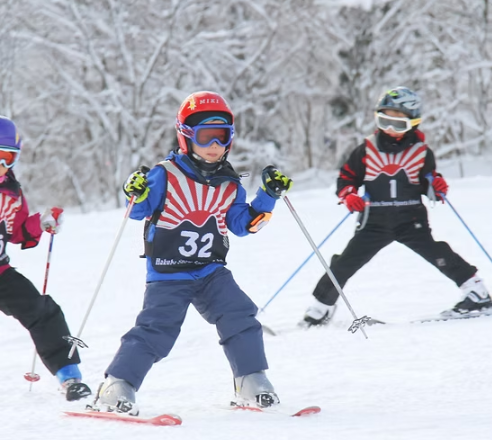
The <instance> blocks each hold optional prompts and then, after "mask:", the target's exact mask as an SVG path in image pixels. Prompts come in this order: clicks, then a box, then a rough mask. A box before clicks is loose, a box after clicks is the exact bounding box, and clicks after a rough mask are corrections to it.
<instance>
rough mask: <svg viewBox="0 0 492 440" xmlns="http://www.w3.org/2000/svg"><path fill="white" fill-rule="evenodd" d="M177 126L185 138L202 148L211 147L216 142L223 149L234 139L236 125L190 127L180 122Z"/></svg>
mask: <svg viewBox="0 0 492 440" xmlns="http://www.w3.org/2000/svg"><path fill="white" fill-rule="evenodd" d="M177 125H178V130H179V132H180V133H181V134H182V135H183V136H185V137H187V138H188V139H190V140H191V141H192V142H193V143H194V144H195V145H198V146H199V147H202V148H206V147H210V145H212V144H213V143H214V142H217V143H218V144H219V145H220V146H221V147H227V146H228V145H229V144H230V143H231V142H232V139H233V138H234V125H229V124H200V125H195V126H194V127H190V126H188V125H185V124H181V123H180V122H178V123H177Z"/></svg>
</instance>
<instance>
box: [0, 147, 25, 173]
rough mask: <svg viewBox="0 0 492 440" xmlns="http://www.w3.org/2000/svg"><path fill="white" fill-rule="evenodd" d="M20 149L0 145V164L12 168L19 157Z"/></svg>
mask: <svg viewBox="0 0 492 440" xmlns="http://www.w3.org/2000/svg"><path fill="white" fill-rule="evenodd" d="M19 155H20V150H18V149H17V148H12V147H6V146H3V145H0V165H3V166H4V167H5V168H12V167H13V166H14V165H15V163H16V162H17V160H18V159H19Z"/></svg>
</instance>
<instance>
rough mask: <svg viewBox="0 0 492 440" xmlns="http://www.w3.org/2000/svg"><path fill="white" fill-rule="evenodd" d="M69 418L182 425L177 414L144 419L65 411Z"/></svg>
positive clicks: (97, 412) (111, 414) (111, 413)
mask: <svg viewBox="0 0 492 440" xmlns="http://www.w3.org/2000/svg"><path fill="white" fill-rule="evenodd" d="M63 412H64V413H65V414H66V415H67V416H72V417H85V418H92V419H103V420H112V421H114V422H125V423H140V424H143V425H155V426H176V425H181V423H182V420H181V417H179V416H177V415H175V414H161V415H160V416H156V417H152V418H150V419H144V418H142V417H138V416H126V415H124V414H120V413H114V412H101V411H63Z"/></svg>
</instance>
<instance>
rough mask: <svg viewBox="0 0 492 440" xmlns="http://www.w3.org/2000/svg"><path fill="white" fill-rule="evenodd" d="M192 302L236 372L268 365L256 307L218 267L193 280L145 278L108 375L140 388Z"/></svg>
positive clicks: (173, 338) (168, 346)
mask: <svg viewBox="0 0 492 440" xmlns="http://www.w3.org/2000/svg"><path fill="white" fill-rule="evenodd" d="M190 304H193V305H194V306H195V308H196V309H197V311H198V312H199V313H200V314H201V316H203V318H204V319H205V320H206V321H207V322H208V323H210V324H215V326H216V327H217V332H218V334H219V337H220V341H219V343H220V344H221V345H222V346H223V349H224V352H225V355H226V356H227V359H228V361H229V363H230V365H231V368H232V372H233V374H234V377H238V376H245V375H247V374H251V373H255V372H258V371H261V370H266V369H267V368H268V364H267V360H266V357H265V350H264V345H263V332H262V329H261V324H260V323H259V322H258V320H257V319H256V317H255V316H256V313H257V311H258V308H257V307H256V305H255V304H254V303H253V301H252V300H251V299H250V298H249V297H248V296H247V295H246V294H245V293H244V292H243V291H242V290H241V289H240V288H239V286H238V285H237V284H236V282H235V281H234V278H233V277H232V274H231V272H230V271H229V270H227V269H226V268H224V267H221V268H219V269H217V270H216V271H214V272H213V273H211V274H210V275H208V276H206V277H204V278H200V279H197V280H169V281H158V282H153V283H148V284H147V289H146V291H145V298H144V305H143V309H142V311H141V312H140V314H139V315H138V317H137V321H136V323H135V327H133V328H132V329H131V330H130V331H129V332H128V333H126V334H125V335H124V336H123V337H122V339H121V346H120V348H119V350H118V352H117V353H116V355H115V357H114V359H113V361H112V362H111V364H110V365H109V367H108V369H107V370H106V375H108V374H110V375H112V376H114V377H117V378H119V379H124V380H126V381H127V382H129V383H130V384H132V385H133V386H134V387H135V388H136V389H137V390H138V389H139V388H140V386H141V384H142V382H143V380H144V378H145V376H146V374H147V373H148V371H149V370H150V368H151V367H152V364H154V363H155V362H159V361H160V360H161V359H163V358H165V357H166V356H167V355H168V354H169V352H170V351H171V349H172V348H173V346H174V343H175V342H176V339H177V338H178V335H179V333H180V331H181V326H182V324H183V321H184V319H185V316H186V311H187V310H188V306H189V305H190Z"/></svg>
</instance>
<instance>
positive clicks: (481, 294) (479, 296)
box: [441, 275, 492, 317]
mask: <svg viewBox="0 0 492 440" xmlns="http://www.w3.org/2000/svg"><path fill="white" fill-rule="evenodd" d="M460 289H461V290H462V292H463V299H462V300H461V301H459V302H458V303H457V304H455V306H454V307H453V308H452V309H451V310H445V311H444V312H442V313H441V315H442V316H449V317H455V316H463V315H468V314H482V313H484V314H491V315H492V300H491V298H490V295H489V292H488V291H487V288H486V287H485V285H484V283H483V281H482V279H481V278H479V277H478V276H476V275H475V276H473V277H472V278H470V279H469V280H468V281H466V282H465V283H463V284H462V285H461V286H460Z"/></svg>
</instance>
